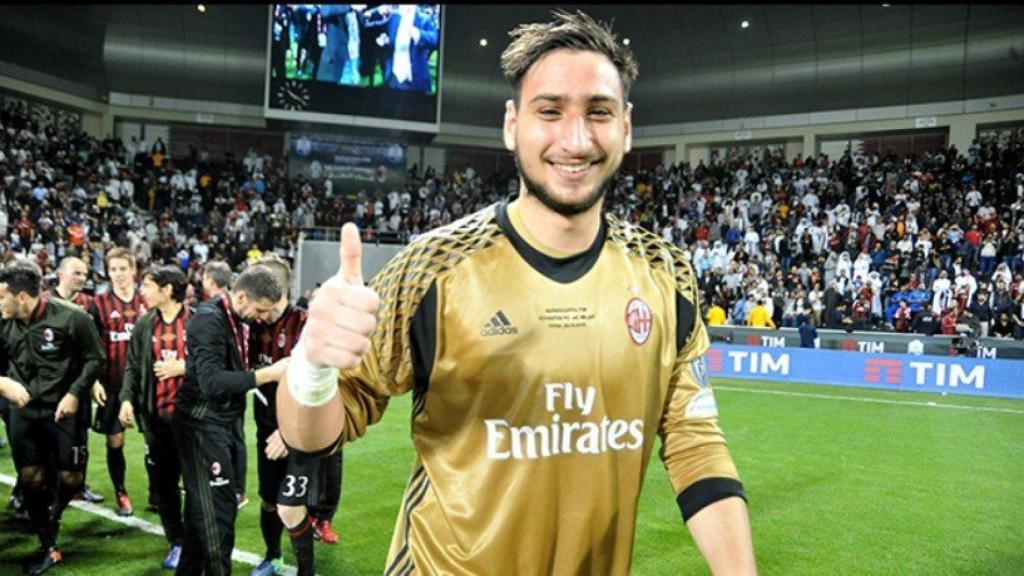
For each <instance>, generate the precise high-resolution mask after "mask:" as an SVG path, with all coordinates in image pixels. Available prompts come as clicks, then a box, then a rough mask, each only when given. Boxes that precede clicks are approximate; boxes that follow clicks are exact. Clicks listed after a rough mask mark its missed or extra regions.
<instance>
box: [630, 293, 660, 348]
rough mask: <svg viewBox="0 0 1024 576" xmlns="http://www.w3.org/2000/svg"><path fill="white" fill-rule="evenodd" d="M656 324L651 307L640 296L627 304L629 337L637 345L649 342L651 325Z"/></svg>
mask: <svg viewBox="0 0 1024 576" xmlns="http://www.w3.org/2000/svg"><path fill="white" fill-rule="evenodd" d="M653 325H654V314H653V313H652V312H651V307H650V306H648V305H647V303H646V302H644V301H643V300H641V299H639V298H633V299H632V300H630V301H629V304H627V305H626V328H628V329H629V337H630V338H632V339H633V343H634V344H636V345H638V346H639V345H642V344H643V343H644V342H647V339H648V338H650V336H651V327H652V326H653Z"/></svg>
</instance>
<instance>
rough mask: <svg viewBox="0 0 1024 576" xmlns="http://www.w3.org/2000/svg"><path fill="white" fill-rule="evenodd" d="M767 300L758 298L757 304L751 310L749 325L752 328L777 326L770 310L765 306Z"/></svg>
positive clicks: (748, 318)
mask: <svg viewBox="0 0 1024 576" xmlns="http://www.w3.org/2000/svg"><path fill="white" fill-rule="evenodd" d="M765 304H767V300H763V299H762V300H758V301H757V305H756V306H754V308H753V309H752V310H751V311H750V315H749V316H748V317H747V326H750V327H752V328H775V327H776V326H775V322H773V321H772V315H771V314H770V313H769V312H768V309H767V308H766V307H765Z"/></svg>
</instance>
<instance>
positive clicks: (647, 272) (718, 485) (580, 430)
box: [340, 204, 743, 576]
mask: <svg viewBox="0 0 1024 576" xmlns="http://www.w3.org/2000/svg"><path fill="white" fill-rule="evenodd" d="M511 220H512V219H510V217H509V209H508V206H507V205H505V204H497V205H494V206H492V207H489V208H487V209H485V210H482V211H480V212H478V213H476V214H472V215H470V216H468V217H466V218H464V219H462V220H460V221H458V222H454V223H452V224H451V225H449V226H445V227H443V228H439V229H437V230H433V231H431V232H429V233H427V234H425V235H423V236H421V237H419V238H417V239H416V240H415V241H413V242H412V243H411V244H410V245H409V246H407V247H406V248H405V249H403V250H402V252H400V253H399V254H398V255H397V256H396V257H395V258H394V259H393V260H392V261H391V262H390V263H389V264H388V265H387V266H386V267H385V268H384V269H383V270H382V271H381V272H380V273H379V274H378V275H377V276H376V277H375V278H374V280H373V282H372V286H373V288H374V289H375V290H376V291H377V293H378V294H379V295H380V297H381V311H380V313H379V315H378V326H377V331H376V332H375V334H374V336H373V339H372V343H373V345H372V348H371V351H370V352H369V353H368V354H367V355H366V356H365V357H364V359H363V361H362V362H361V364H360V365H359V366H358V367H357V368H355V369H353V370H350V371H346V372H344V373H343V374H342V376H341V378H340V390H341V396H342V399H343V401H344V404H345V412H346V416H347V419H346V425H345V430H344V431H343V434H342V441H348V440H353V439H355V438H357V437H359V436H362V435H363V434H364V433H365V432H366V428H367V426H368V425H370V424H373V423H374V422H376V421H378V420H379V419H380V417H381V415H382V413H383V411H384V409H385V407H386V406H387V403H388V399H389V398H390V397H392V396H396V395H399V394H403V393H406V392H409V391H412V393H413V414H412V440H413V444H414V445H415V448H416V454H417V456H416V459H415V462H414V463H413V467H412V472H411V475H410V479H409V483H408V486H407V488H406V492H405V496H404V498H403V500H402V504H401V508H400V509H399V513H398V521H397V523H396V526H395V531H394V535H393V537H392V541H391V549H390V552H389V554H388V560H387V565H386V567H385V573H386V574H388V575H392V574H399V575H408V574H425V575H440V574H458V575H474V576H479V575H486V574H514V575H533V574H537V575H546V574H555V575H570V574H595V575H597V574H600V575H605V574H626V573H628V572H629V566H630V560H631V556H632V548H633V534H634V529H635V524H636V511H637V503H638V500H639V496H640V489H641V487H642V485H643V480H644V473H645V470H646V468H647V463H648V461H649V458H650V454H651V448H652V447H653V446H654V444H655V435H659V436H661V438H662V441H663V448H662V451H661V453H660V456H661V459H662V461H663V462H664V464H665V467H666V468H667V470H668V473H669V476H670V478H671V481H672V485H673V488H674V490H675V493H676V494H677V495H678V497H677V502H678V504H679V506H680V508H681V509H682V515H683V518H686V519H688V518H689V517H690V516H692V515H693V514H694V513H696V512H697V511H698V510H700V509H701V508H702V507H704V506H706V505H707V504H710V503H712V502H714V501H716V500H719V499H722V498H726V497H729V496H741V497H742V496H743V490H742V486H741V484H740V483H739V480H738V476H737V472H736V468H735V466H734V465H733V462H732V459H731V458H730V455H729V452H728V450H727V448H726V443H725V439H724V437H723V435H722V432H721V430H720V428H719V427H718V424H717V408H716V405H715V400H714V397H713V395H712V391H711V388H710V386H709V384H708V379H707V372H706V370H705V368H704V363H703V358H702V356H703V354H704V352H705V350H707V348H708V336H707V332H706V330H705V328H704V324H703V322H702V321H701V320H700V314H699V313H698V310H697V303H698V302H699V300H698V297H697V289H696V285H695V281H694V276H693V273H692V272H691V269H690V267H689V265H688V264H687V263H686V262H685V261H684V260H683V259H682V254H681V252H680V251H679V250H678V249H676V248H675V247H673V246H671V245H669V244H667V243H665V242H664V241H662V239H661V238H660V237H658V236H656V235H654V234H651V233H649V232H647V231H644V230H642V229H640V228H637V227H635V226H632V225H630V224H627V223H624V222H622V221H621V220H619V219H617V218H615V217H613V216H610V215H609V216H606V217H605V218H604V220H603V221H602V225H601V229H600V232H599V234H598V237H597V239H596V240H595V242H594V244H593V245H592V246H591V248H590V249H588V250H587V251H586V252H583V253H581V254H576V255H572V256H569V257H564V258H559V257H555V256H552V255H549V254H545V253H544V252H541V251H539V250H538V249H537V248H535V247H534V244H536V243H535V242H534V243H532V244H531V242H530V241H529V240H527V239H525V238H524V236H526V234H525V233H521V232H517V229H518V230H520V231H523V230H524V228H523V227H522V226H521V225H520V226H518V227H517V226H515V225H514V224H513V222H512V221H511ZM527 237H528V236H527Z"/></svg>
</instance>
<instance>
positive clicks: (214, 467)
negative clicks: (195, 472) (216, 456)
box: [210, 462, 220, 476]
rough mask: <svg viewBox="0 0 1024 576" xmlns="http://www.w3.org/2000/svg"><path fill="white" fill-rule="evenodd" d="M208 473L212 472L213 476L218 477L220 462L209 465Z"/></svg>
mask: <svg viewBox="0 0 1024 576" xmlns="http://www.w3.org/2000/svg"><path fill="white" fill-rule="evenodd" d="M210 472H213V475H214V476H220V462H214V463H213V464H211V465H210Z"/></svg>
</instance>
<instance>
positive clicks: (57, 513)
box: [48, 482, 82, 545]
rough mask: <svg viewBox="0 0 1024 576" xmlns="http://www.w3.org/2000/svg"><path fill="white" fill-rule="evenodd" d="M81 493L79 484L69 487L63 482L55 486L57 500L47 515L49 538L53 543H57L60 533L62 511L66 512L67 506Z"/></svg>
mask: <svg viewBox="0 0 1024 576" xmlns="http://www.w3.org/2000/svg"><path fill="white" fill-rule="evenodd" d="M81 491H82V485H81V484H75V485H73V486H72V485H69V484H65V483H63V482H60V483H58V484H57V500H56V502H55V503H54V505H53V510H51V511H50V514H49V520H50V522H49V525H48V528H49V530H50V537H51V539H52V540H53V542H54V545H56V543H57V535H58V534H59V533H60V520H61V518H63V517H64V511H65V510H67V508H68V505H69V504H71V501H72V500H74V499H75V496H78V493H79V492H81Z"/></svg>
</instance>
